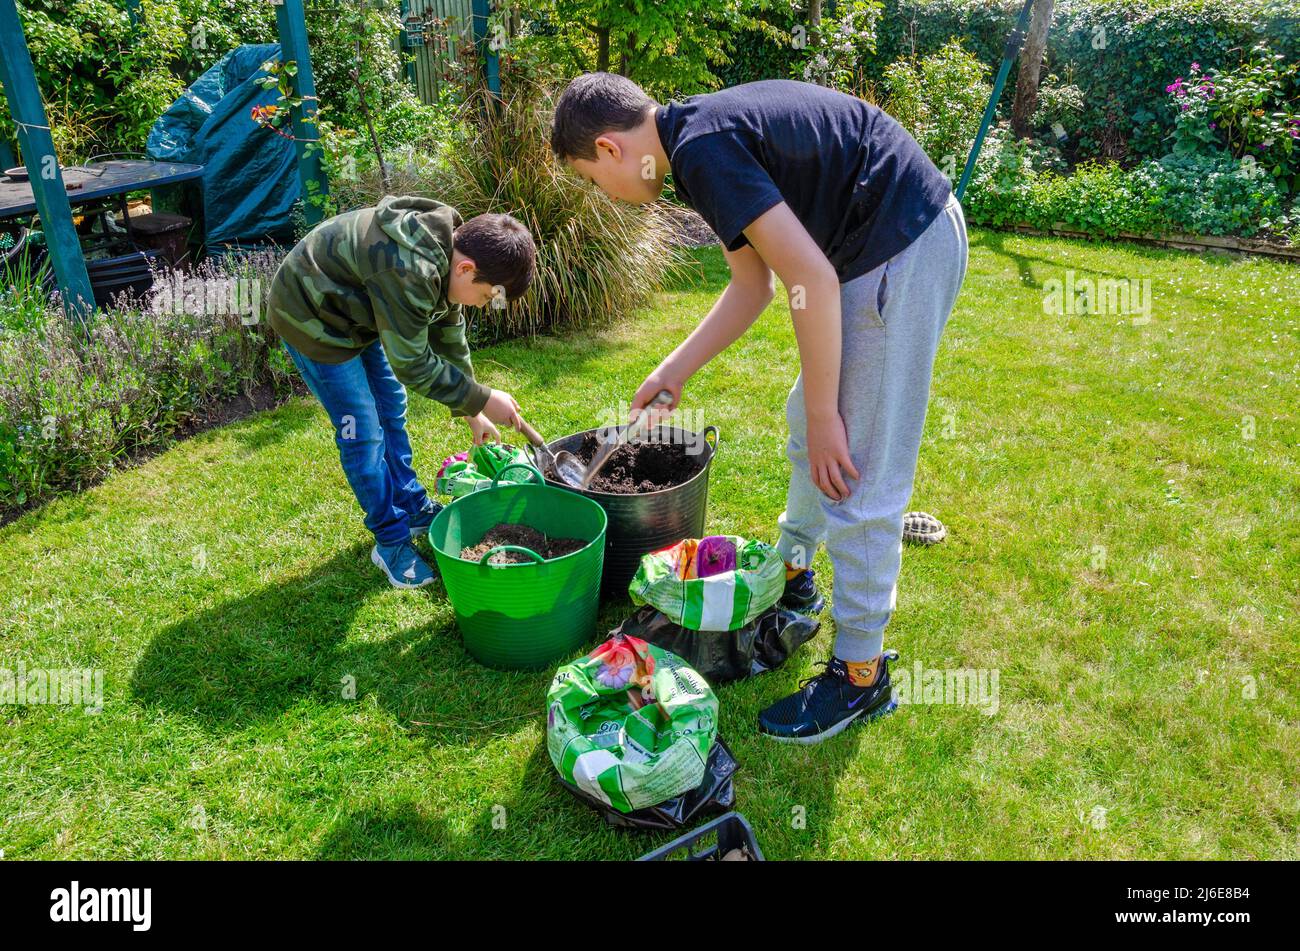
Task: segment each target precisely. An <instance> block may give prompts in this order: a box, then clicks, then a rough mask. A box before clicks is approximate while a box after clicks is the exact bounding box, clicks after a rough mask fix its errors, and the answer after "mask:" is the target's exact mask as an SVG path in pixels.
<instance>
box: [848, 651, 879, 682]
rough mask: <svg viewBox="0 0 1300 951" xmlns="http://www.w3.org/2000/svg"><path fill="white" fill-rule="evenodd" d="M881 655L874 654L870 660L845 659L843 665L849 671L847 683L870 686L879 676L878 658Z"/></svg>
mask: <svg viewBox="0 0 1300 951" xmlns="http://www.w3.org/2000/svg"><path fill="white" fill-rule="evenodd" d="M881 656H883V655H879V654H878V655H876V656H875V657H873V658H871V660H863V661H851V660H846V661H845V662H844V666H845V667H846V668H847V669H848V672H849V683H851V684H853V686H855V687H870V686H871V685H872V684H874V683H875V682H876V678H877V677H879V676H880V658H881Z"/></svg>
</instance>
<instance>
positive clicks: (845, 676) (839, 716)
mask: <svg viewBox="0 0 1300 951" xmlns="http://www.w3.org/2000/svg"><path fill="white" fill-rule="evenodd" d="M891 660H898V651H894V650H887V651H885V653H884V655H883V657H882V658H881V661H880V663H881V665H882V667H883V668H884V669H883V670H881V672H880V676H879V677H877V678H876V682H875V683H874V684H872V685H871V686H870V687H855V686H853V684H852V683H851V682H850V681H849V671H848V668H847V667H845V666H844V661H842V660H840V659H839V658H837V657H832V658H831V659H830V661H829V662H828V663H826V669H825V670H824V671H822V672H821V673H820V674H817V675H816V676H814V677H809V678H808V679H807V680H805V681H803V682H802V683H801V684H799V692H798V693H792V694H790V696H788V697H784V698H783V699H781V700H778V701H777V702H776V703H774V704H772V705H771V706H770V707H768V708H767V709H766V710H764V711H762V712H761V713H760V714H759V715H758V731H759V732H760V733H762V734H763V735H764V736H769V737H771V738H772V739H774V740H779V741H781V742H782V743H820V742H821V741H822V740H824V739H826V738H827V737H832V736H834V735H835V734H836V733H839V732H840V731H841V730H844V729H845V728H847V727H848V726H849V725H850V724H852V723H854V722H855V721H856V722H862V723H866V722H867V721H868V720H874V719H876V718H877V717H883V716H884V715H885V714H887V713H892V712H893V711H894V709H895V708H896V707H897V706H898V703H897V702H896V701H895V700H894V699H893V697H892V696H891V695H890V694H891V692H892V691H891V690H890V685H889V662H890V661H891Z"/></svg>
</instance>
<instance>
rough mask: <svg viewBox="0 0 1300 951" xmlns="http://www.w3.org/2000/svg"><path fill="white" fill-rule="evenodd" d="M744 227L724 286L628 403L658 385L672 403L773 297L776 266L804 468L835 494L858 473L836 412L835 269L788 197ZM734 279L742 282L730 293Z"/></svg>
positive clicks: (639, 401)
mask: <svg viewBox="0 0 1300 951" xmlns="http://www.w3.org/2000/svg"><path fill="white" fill-rule="evenodd" d="M744 233H745V237H746V239H747V240H748V241H749V244H748V245H744V246H742V247H741V248H740V249H739V250H737V251H734V252H731V251H728V252H725V254H726V257H727V262H728V264H730V265H731V268H732V280H731V283H730V284H728V285H727V290H726V291H724V292H723V295H722V297H720V298H719V299H718V302H717V303H716V304H715V305H714V306H713V309H712V310H711V311H709V314H708V316H707V317H705V318H704V320H703V321H701V322H700V325H699V326H698V327H696V328H695V330H694V331H693V332H692V333H691V335H690V336H689V337H687V338H686V340H685V341H683V342H682V344H681V345H680V346H679V347H678V348H677V349H676V350H674V351H673V352H672V353H671V354H670V355H669V356H668V357H667V358H665V359H664V361H663V363H661V364H660V365H659V368H658V369H656V370H655V371H654V372H653V373H651V374H650V376H649V377H647V378H646V381H645V382H644V383H642V384H641V388H640V389H638V390H637V393H636V396H635V397H633V399H632V410H633V412H636V411H637V410H639V409H640V408H641V407H643V406H645V405H646V404H647V403H649V402H650V400H652V399H653V398H654V395H655V394H656V393H658V392H659V391H660V390H661V389H667V390H669V391H670V392H672V394H673V406H674V407H675V406H676V405H677V402H678V400H679V399H680V398H681V389H682V386H683V385H684V384H685V382H686V380H687V379H689V378H690V377H691V375H692V374H694V373H695V371H696V370H698V369H699V368H700V367H702V366H703V365H704V364H705V363H708V362H709V360H711V359H713V357H715V356H717V355H718V354H719V353H721V352H722V351H723V350H725V349H726V348H727V347H728V346H729V345H730V344H731V343H733V342H734V341H735V340H736V339H737V338H739V337H740V335H741V334H743V333H744V332H745V330H747V329H748V328H749V327H750V325H752V324H753V322H754V320H755V319H756V318H757V316H758V314H759V313H760V312H761V311H762V309H763V308H764V307H766V306H767V303H768V302H769V301H770V300H771V298H772V287H771V273H772V271H776V273H777V276H778V277H780V278H781V283H783V284H784V285H785V287H786V293H787V294H789V295H790V316H791V319H792V320H793V323H794V332H795V338H796V339H797V340H798V343H799V360H800V363H801V364H802V369H803V386H804V407H805V412H806V416H807V420H808V435H807V440H808V466H809V470H810V472H811V474H812V479H813V482H814V483H815V484H816V486H817V488H819V489H820V490H821V491H822V492H823V493H825V494H826V495H827V496H829V497H830V498H832V499H834V500H836V501H839V500H841V499H844V498H847V497H848V495H849V487H848V485H846V484H845V482H844V475H845V474H846V473H847V474H848V475H849V476H851V477H853V478H854V479H857V478H859V475H858V470H857V469H856V468H855V467H854V465H853V461H852V459H850V457H849V444H848V436H847V434H846V433H845V431H844V420H843V419H842V418H841V417H840V412H839V386H840V351H841V336H840V334H841V318H840V284H839V277H838V276H837V275H836V273H835V268H834V267H832V266H831V263H830V261H829V260H827V258H826V255H825V254H823V253H822V250H821V248H819V247H817V243H816V242H815V241H813V239H812V236H811V235H809V234H808V231H807V229H806V228H804V226H803V224H802V223H801V222H800V221H799V219H798V218H797V217H795V214H794V212H793V211H791V210H790V206H789V205H787V204H786V203H785V202H780V203H779V204H777V205H775V206H773V207H772V208H770V209H768V210H767V211H765V212H763V214H761V215H759V216H758V218H756V219H755V220H754V221H753V222H752V223H751V224H750V225H749V226H748V227H746V228H745V232H744ZM738 268H739V270H738ZM760 275H761V284H762V286H763V288H764V294H765V297H764V298H763V299H762V302H761V303H758V302H757V301H758V298H757V297H755V296H753V295H755V294H757V288H758V286H759V284H760ZM737 286H739V288H740V290H738V292H737V294H736V296H735V298H734V299H733V300H732V301H728V300H727V296H728V294H730V293H731V292H732V289H733V287H737ZM751 308H753V309H752V311H751Z"/></svg>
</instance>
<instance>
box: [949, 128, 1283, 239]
mask: <svg viewBox="0 0 1300 951" xmlns="http://www.w3.org/2000/svg"><path fill="white" fill-rule="evenodd" d="M1051 166H1052V163H1051V161H1050V160H1046V159H1045V157H1044V154H1043V152H1042V151H1041V150H1040V149H1039V147H1037V146H1035V145H1034V144H1033V143H1030V142H1006V141H1002V140H1001V139H998V140H996V141H995V142H994V143H993V144H992V147H991V148H990V149H989V150H988V151H987V152H985V153H982V154H981V157H980V160H979V163H978V164H977V166H976V174H975V176H974V177H973V178H972V180H971V184H970V188H969V190H968V191H967V193H966V197H965V201H964V202H963V204H964V207H965V209H966V212H967V214H968V216H969V218H970V220H971V221H973V222H975V223H978V224H988V225H994V226H1008V225H1020V224H1024V225H1029V226H1030V227H1033V228H1038V229H1041V230H1050V229H1052V228H1061V227H1064V228H1067V229H1070V230H1076V231H1085V232H1087V233H1089V234H1093V235H1098V236H1108V237H1114V236H1116V235H1120V234H1139V235H1152V236H1160V235H1167V234H1172V233H1182V234H1199V235H1240V236H1243V237H1250V236H1252V235H1255V234H1257V233H1259V232H1260V231H1261V230H1265V229H1267V230H1274V231H1279V232H1285V231H1287V229H1288V228H1289V227H1290V225H1291V222H1290V219H1289V218H1288V216H1287V213H1286V210H1285V207H1286V206H1285V202H1284V199H1283V194H1282V192H1281V190H1280V189H1279V188H1278V187H1277V185H1276V184H1275V183H1274V182H1273V180H1272V179H1271V178H1270V177H1269V176H1268V175H1266V174H1265V173H1264V172H1263V171H1262V170H1261V169H1260V168H1259V167H1258V166H1254V165H1252V164H1251V163H1243V162H1241V161H1240V160H1238V159H1235V158H1233V157H1232V156H1230V155H1226V154H1224V155H1219V156H1216V157H1206V156H1187V157H1181V156H1167V157H1166V158H1164V159H1161V160H1160V161H1147V162H1143V163H1142V164H1141V165H1139V166H1137V167H1136V168H1133V169H1131V170H1125V169H1124V168H1122V167H1121V166H1119V165H1117V164H1115V163H1100V162H1086V163H1084V164H1082V165H1080V166H1079V167H1078V168H1077V169H1075V170H1074V172H1073V174H1069V175H1062V174H1060V172H1059V170H1057V169H1054V168H1052V167H1051Z"/></svg>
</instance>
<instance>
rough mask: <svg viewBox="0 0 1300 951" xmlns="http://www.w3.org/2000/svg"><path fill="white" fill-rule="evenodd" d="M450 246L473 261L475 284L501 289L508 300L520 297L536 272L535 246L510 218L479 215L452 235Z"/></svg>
mask: <svg viewBox="0 0 1300 951" xmlns="http://www.w3.org/2000/svg"><path fill="white" fill-rule="evenodd" d="M452 246H453V247H454V248H455V249H456V250H457V251H459V252H460V253H461V254H463V255H465V257H467V258H469V259H470V260H471V261H473V262H474V269H475V270H476V271H477V274H476V276H475V278H474V282H475V283H477V284H491V285H492V286H493V287H503V288H505V292H506V299H507V300H515V299H516V298H519V297H522V296H523V295H524V292H525V291H527V290H528V285H529V284H531V283H532V282H533V274H534V273H535V272H536V270H537V246H536V245H535V244H533V236H532V235H531V234H529V232H528V229H527V228H525V227H524V226H523V225H522V224H520V223H519V222H518V221H516V220H515V219H514V218H512V217H510V216H509V215H479V216H478V217H476V218H471V219H470V220H469V221H467V222H465V223H464V224H462V225H461V226H460V227H459V228H457V229H456V231H455V232H454V233H453V234H452Z"/></svg>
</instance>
